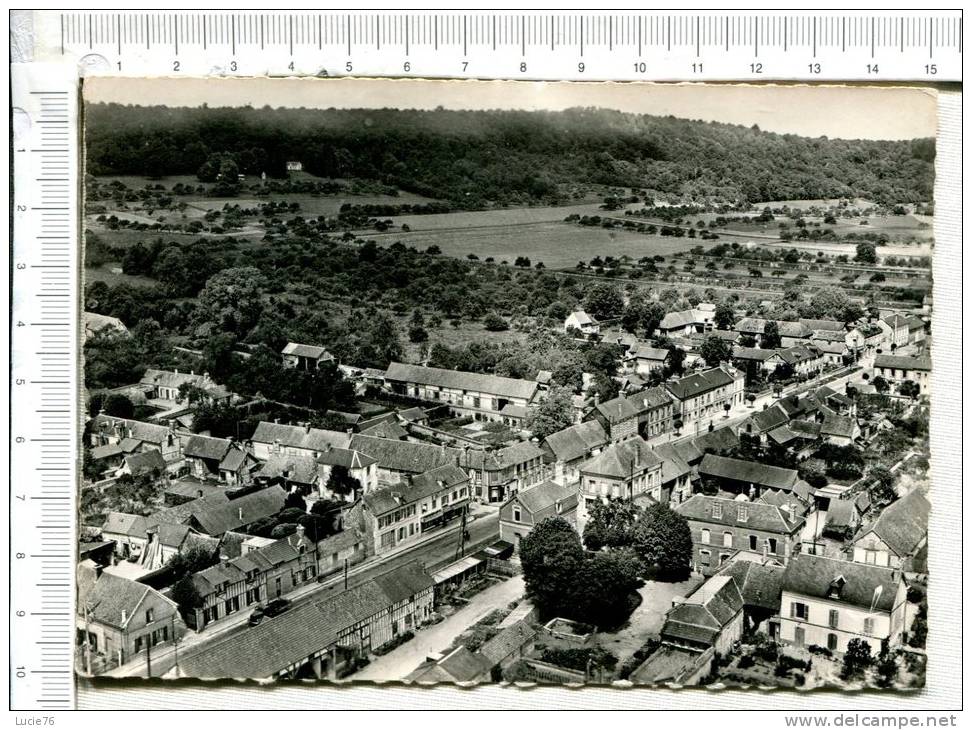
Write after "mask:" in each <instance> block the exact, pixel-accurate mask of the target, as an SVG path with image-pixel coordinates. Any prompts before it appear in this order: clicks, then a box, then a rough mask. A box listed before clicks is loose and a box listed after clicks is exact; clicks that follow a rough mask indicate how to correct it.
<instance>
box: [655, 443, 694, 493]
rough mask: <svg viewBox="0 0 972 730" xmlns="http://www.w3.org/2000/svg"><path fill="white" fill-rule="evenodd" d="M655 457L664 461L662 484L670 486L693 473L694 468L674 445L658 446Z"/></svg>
mask: <svg viewBox="0 0 972 730" xmlns="http://www.w3.org/2000/svg"><path fill="white" fill-rule="evenodd" d="M655 455H656V456H657V457H658V458H660V459H661V460H662V476H661V479H662V484H670V483H671V482H674V481H676V480H677V479H681V478H682V477H684V476H687V475H689V474H691V473H692V467H691V466H689V463H688V462H687V461H686V460H685V459H683V458H682V456H681V455H680V454H679V453H678V450H677V449H676V448H675V447H674V445H672V444H661V445H660V446H656V447H655Z"/></svg>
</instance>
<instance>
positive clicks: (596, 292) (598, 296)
mask: <svg viewBox="0 0 972 730" xmlns="http://www.w3.org/2000/svg"><path fill="white" fill-rule="evenodd" d="M584 309H585V310H586V311H587V312H588V313H589V314H591V315H593V316H594V318H595V319H599V320H606V319H614V318H615V317H619V316H620V315H621V312H622V311H623V309H624V297H622V296H621V291H620V290H619V289H618V287H616V286H614V285H613V284H607V283H602V284H594V285H593V286H591V287H590V288H589V289H588V290H587V296H586V297H585V298H584Z"/></svg>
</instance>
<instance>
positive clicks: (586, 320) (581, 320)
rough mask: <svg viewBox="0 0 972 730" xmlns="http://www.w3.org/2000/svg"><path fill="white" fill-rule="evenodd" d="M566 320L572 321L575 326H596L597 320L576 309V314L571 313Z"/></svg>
mask: <svg viewBox="0 0 972 730" xmlns="http://www.w3.org/2000/svg"><path fill="white" fill-rule="evenodd" d="M568 319H573V320H574V321H575V322H577V324H582V325H583V324H597V320H596V319H594V318H593V317H592V316H591V315H589V314H588V313H587V312H585V311H584V310H583V309H578V310H577V311H576V312H571V315H570V317H568Z"/></svg>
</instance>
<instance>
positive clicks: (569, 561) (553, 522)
mask: <svg viewBox="0 0 972 730" xmlns="http://www.w3.org/2000/svg"><path fill="white" fill-rule="evenodd" d="M519 550H520V563H521V564H522V566H523V579H524V581H525V583H526V591H527V595H528V596H529V597H530V599H531V600H532V601H533V604H534V605H535V606H536V607H537V610H538V611H540V613H541V614H543V615H546V616H550V615H555V614H557V613H560V612H561V610H562V608H563V607H564V606H565V603H566V601H567V600H569V598H568V597H569V596H571V594H572V593H573V589H574V585H575V583H576V580H577V576H578V573H579V571H580V569H581V566H582V564H583V562H584V548H583V547H582V546H581V541H580V537H579V536H578V534H577V532H576V531H575V530H574V528H573V527H571V526H570V524H569V523H568V522H567V521H566V520H565V519H563V518H562V517H548V518H547V519H545V520H543V521H542V522H541V523H540V524H538V525H537V526H536V527H534V528H533V529H532V530H531V531H530V532H529V534H527V535H526V537H524V538H523V539H522V540H521V541H520V546H519Z"/></svg>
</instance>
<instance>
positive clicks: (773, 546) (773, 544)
mask: <svg viewBox="0 0 972 730" xmlns="http://www.w3.org/2000/svg"><path fill="white" fill-rule="evenodd" d="M767 542H769V551H770V552H771V553H773V554H774V555H776V554H777V552H776V538H775V537H771V538H770V539H769V540H768V541H767Z"/></svg>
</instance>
